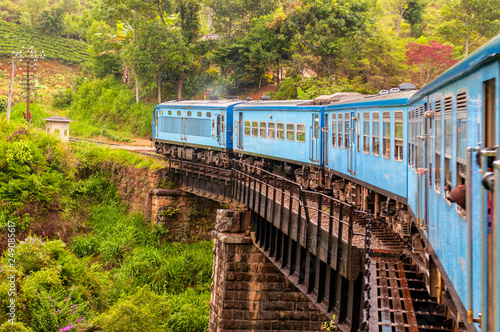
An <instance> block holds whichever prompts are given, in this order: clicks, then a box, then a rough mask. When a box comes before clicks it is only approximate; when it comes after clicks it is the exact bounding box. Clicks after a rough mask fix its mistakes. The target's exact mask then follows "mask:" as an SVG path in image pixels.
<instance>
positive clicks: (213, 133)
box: [212, 119, 215, 138]
mask: <svg viewBox="0 0 500 332" xmlns="http://www.w3.org/2000/svg"><path fill="white" fill-rule="evenodd" d="M212 138H215V120H214V119H212Z"/></svg>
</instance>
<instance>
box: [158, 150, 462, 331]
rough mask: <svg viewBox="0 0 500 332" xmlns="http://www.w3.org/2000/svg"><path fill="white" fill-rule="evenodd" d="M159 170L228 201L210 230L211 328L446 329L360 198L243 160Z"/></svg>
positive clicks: (406, 257)
mask: <svg viewBox="0 0 500 332" xmlns="http://www.w3.org/2000/svg"><path fill="white" fill-rule="evenodd" d="M165 172H166V176H167V177H169V178H170V179H173V178H175V179H176V181H177V183H178V184H179V186H180V189H181V190H183V191H186V192H190V193H193V194H195V195H198V196H203V197H207V198H210V199H212V200H216V201H219V202H222V203H226V204H227V206H228V209H226V210H219V211H218V214H217V221H216V229H215V230H214V231H213V232H212V237H213V240H214V244H215V245H214V268H213V276H212V296H211V301H210V306H211V311H210V323H209V331H211V332H216V331H243V330H251V331H279V330H282V331H285V330H286V331H318V330H320V329H322V328H324V327H323V325H324V323H325V322H328V323H327V324H329V325H330V328H329V330H332V331H333V330H335V329H337V328H338V329H339V330H342V331H358V330H360V331H411V332H413V331H430V330H436V331H451V326H452V325H453V321H450V320H449V319H446V318H447V315H446V310H445V308H444V307H443V305H441V304H438V303H436V302H435V301H434V300H433V299H431V298H429V297H428V295H426V294H427V292H426V290H425V285H424V282H423V277H422V273H419V272H420V270H421V269H422V270H423V267H422V266H419V260H418V258H416V257H415V256H413V255H412V254H411V251H410V250H408V249H406V248H405V246H404V244H403V243H402V242H401V241H400V240H399V238H398V237H397V236H395V235H394V234H391V233H390V232H387V230H383V229H382V227H381V224H382V223H380V222H379V221H377V219H374V218H373V216H371V215H369V214H367V213H366V212H363V211H368V207H367V206H364V202H359V201H357V202H354V201H353V203H357V204H350V203H346V202H344V201H340V200H338V199H335V198H333V197H331V196H327V195H325V194H322V193H319V192H314V191H308V190H305V189H304V188H302V187H301V186H300V185H298V184H297V183H295V182H293V181H291V180H289V179H287V178H285V177H282V176H279V175H276V174H274V173H271V172H267V171H265V170H262V169H259V168H257V167H255V166H252V165H249V164H246V163H244V162H242V161H232V164H231V165H230V167H225V168H220V167H213V166H208V165H200V164H196V163H192V162H189V161H180V160H172V159H170V160H169V161H168V167H167V168H166V169H165ZM355 199H356V198H355V197H354V196H353V200H355ZM355 206H359V207H361V210H359V211H358V210H356V208H355Z"/></svg>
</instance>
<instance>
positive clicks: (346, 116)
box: [344, 113, 351, 150]
mask: <svg viewBox="0 0 500 332" xmlns="http://www.w3.org/2000/svg"><path fill="white" fill-rule="evenodd" d="M350 125H351V114H350V113H344V149H346V150H347V149H349V147H350V145H351V142H350V139H349V138H350V137H349V129H350V128H351V127H350Z"/></svg>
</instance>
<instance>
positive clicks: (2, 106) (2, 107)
mask: <svg viewBox="0 0 500 332" xmlns="http://www.w3.org/2000/svg"><path fill="white" fill-rule="evenodd" d="M8 103H9V98H8V97H7V96H0V112H6V111H7V106H8Z"/></svg>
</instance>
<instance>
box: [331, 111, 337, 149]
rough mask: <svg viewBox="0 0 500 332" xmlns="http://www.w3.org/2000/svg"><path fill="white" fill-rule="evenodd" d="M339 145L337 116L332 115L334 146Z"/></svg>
mask: <svg viewBox="0 0 500 332" xmlns="http://www.w3.org/2000/svg"><path fill="white" fill-rule="evenodd" d="M336 145H337V114H332V146H336Z"/></svg>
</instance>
